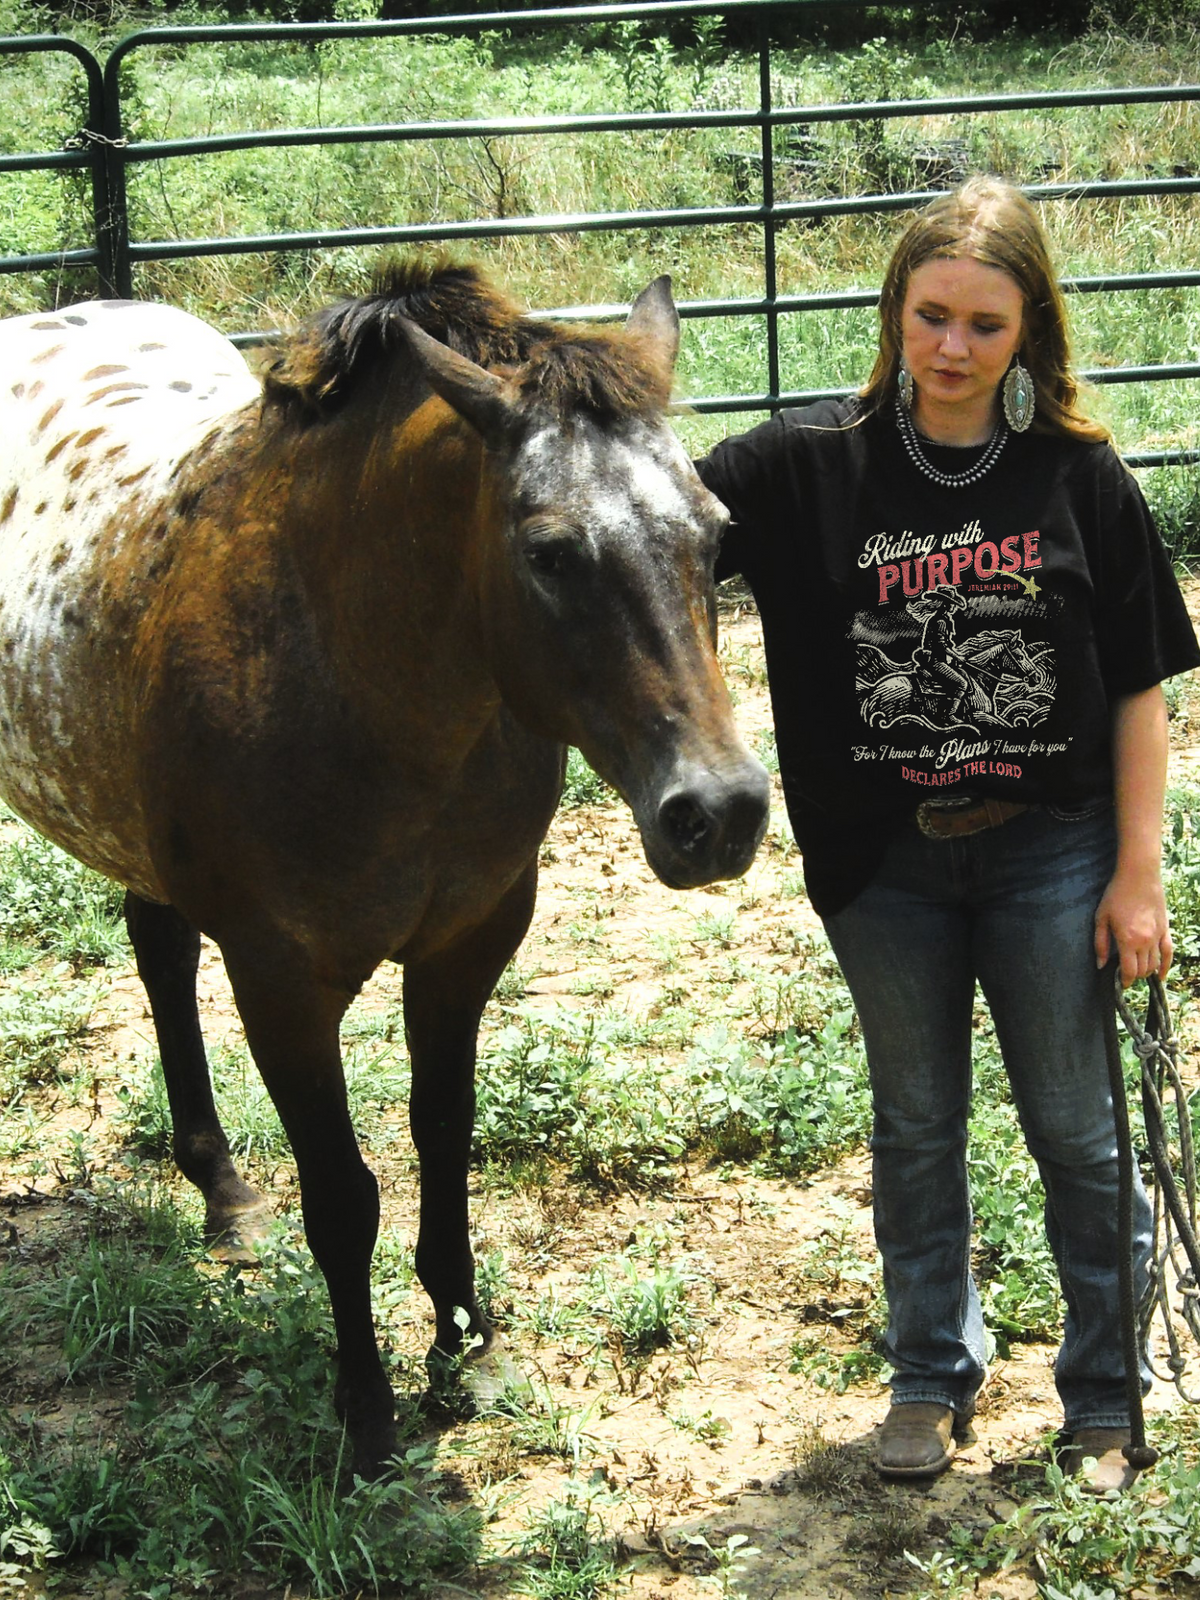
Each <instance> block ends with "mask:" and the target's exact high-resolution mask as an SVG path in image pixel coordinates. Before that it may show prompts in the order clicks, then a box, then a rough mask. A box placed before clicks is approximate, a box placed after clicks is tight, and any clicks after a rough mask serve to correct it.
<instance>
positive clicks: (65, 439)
mask: <svg viewBox="0 0 1200 1600" xmlns="http://www.w3.org/2000/svg"><path fill="white" fill-rule="evenodd" d="M74 437H75V435H74V434H73V433H64V434H63V436H62V438H61V439H60V440H59V441H58V442H57V444H52V445H51V446H50V448H49V450H47V451H46V465H47V466H49V465H50V463H51V462H52V461H53V460H54V458H55V456H57V455H60V454H61V453H62V452H63V451H64V450H65V449H66V448H67V446H68V445H69V444H70V442H71V440H72V439H73V438H74Z"/></svg>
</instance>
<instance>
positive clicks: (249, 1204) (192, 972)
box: [125, 892, 271, 1262]
mask: <svg viewBox="0 0 1200 1600" xmlns="http://www.w3.org/2000/svg"><path fill="white" fill-rule="evenodd" d="M125 926H126V927H127V928H128V929H129V939H130V943H131V944H132V945H133V953H134V956H135V957H136V959H137V969H138V976H139V977H140V978H141V980H142V983H143V984H144V985H145V988H146V995H147V998H148V999H149V1001H150V1014H151V1016H152V1017H153V1018H154V1031H155V1034H156V1035H157V1038H158V1053H159V1057H160V1059H161V1061H162V1069H163V1080H164V1082H165V1083H166V1087H167V1100H168V1102H169V1104H170V1107H171V1128H172V1135H173V1148H174V1153H175V1160H176V1163H177V1164H178V1167H179V1170H180V1171H181V1172H182V1173H183V1175H184V1177H185V1178H187V1179H188V1180H189V1181H190V1182H191V1183H194V1184H195V1186H196V1188H197V1189H199V1191H200V1193H201V1194H202V1195H203V1196H204V1237H205V1241H206V1242H207V1244H208V1245H209V1247H210V1249H211V1251H212V1254H213V1255H214V1256H217V1257H218V1258H219V1259H220V1260H222V1261H233V1262H247V1261H254V1260H257V1257H258V1247H259V1245H260V1244H261V1242H262V1239H263V1236H264V1234H265V1232H266V1229H267V1225H268V1223H269V1222H270V1220H271V1211H270V1208H269V1207H268V1205H267V1203H266V1201H265V1200H264V1199H263V1197H262V1196H261V1195H260V1194H259V1193H258V1192H257V1190H255V1189H252V1188H251V1187H250V1185H249V1184H248V1183H246V1182H244V1181H243V1179H242V1176H241V1174H240V1173H239V1172H238V1171H237V1169H236V1167H235V1166H234V1164H233V1159H232V1157H231V1155H230V1152H229V1141H228V1140H227V1139H226V1137H225V1130H224V1129H223V1128H222V1126H221V1123H220V1121H219V1119H218V1117H217V1108H216V1106H215V1105H214V1103H213V1093H212V1082H211V1079H210V1077H209V1071H208V1059H207V1057H206V1055H205V1052H204V1038H203V1035H202V1034H201V1031H200V1016H199V1012H198V1010H197V1007H196V972H197V968H198V966H199V961H200V935H199V934H198V933H197V932H196V930H195V928H193V927H192V925H191V923H190V922H187V921H185V919H184V918H183V917H182V916H180V914H179V912H178V911H176V910H175V908H174V907H173V906H163V905H154V904H153V903H152V902H150V901H149V900H143V899H141V898H140V897H139V896H138V895H135V894H133V893H132V892H130V893H129V894H127V895H126V896H125Z"/></svg>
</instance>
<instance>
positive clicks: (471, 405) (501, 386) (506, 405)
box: [396, 316, 520, 450]
mask: <svg viewBox="0 0 1200 1600" xmlns="http://www.w3.org/2000/svg"><path fill="white" fill-rule="evenodd" d="M396 321H397V323H398V324H399V326H400V327H401V329H402V330H403V332H404V336H405V338H406V339H407V340H408V347H409V349H410V350H411V351H412V353H413V355H414V356H415V357H416V358H417V360H418V362H419V363H420V365H421V370H422V372H423V373H424V374H425V378H426V381H427V382H428V384H429V387H430V388H431V389H432V390H433V392H434V393H435V394H438V395H441V397H442V399H443V400H444V401H445V402H446V404H447V405H448V406H450V407H451V408H452V409H453V410H455V411H457V412H458V414H459V416H460V417H462V418H463V419H464V421H466V422H469V423H470V424H471V426H472V427H473V428H474V429H475V431H476V432H477V433H478V434H480V436H481V437H482V439H483V442H484V443H485V444H486V445H488V446H490V447H491V448H492V449H494V450H498V449H500V448H501V447H502V446H503V445H505V444H508V443H510V442H511V440H512V438H513V436H514V434H515V433H517V431H518V428H519V422H520V416H519V413H518V410H517V407H516V406H515V405H514V403H513V400H512V396H511V393H510V391H509V388H508V385H507V384H506V383H505V382H504V379H503V378H498V377H496V375H495V373H492V372H488V370H487V369H486V368H485V367H480V366H476V364H475V362H474V361H469V360H468V359H467V357H466V356H461V355H459V353H458V351H457V350H451V349H450V348H449V347H448V346H447V345H444V344H442V343H441V342H440V341H439V340H437V339H435V338H433V337H432V335H430V334H428V333H426V332H425V330H424V328H421V327H418V326H417V324H416V323H415V322H413V321H411V320H410V319H409V318H408V317H400V316H398V317H397V318H396Z"/></svg>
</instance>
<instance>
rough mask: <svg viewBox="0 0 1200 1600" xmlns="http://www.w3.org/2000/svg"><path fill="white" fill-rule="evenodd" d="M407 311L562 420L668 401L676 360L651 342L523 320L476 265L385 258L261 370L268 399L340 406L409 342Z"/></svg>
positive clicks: (306, 407)
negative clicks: (358, 291) (359, 288)
mask: <svg viewBox="0 0 1200 1600" xmlns="http://www.w3.org/2000/svg"><path fill="white" fill-rule="evenodd" d="M400 316H404V317H408V318H410V319H411V320H412V321H413V322H415V323H417V324H418V325H419V326H420V327H422V328H424V329H425V331H426V332H427V333H429V334H432V336H433V337H434V338H435V339H438V340H440V341H441V343H443V344H445V345H448V346H449V347H450V349H452V350H456V351H457V352H458V353H459V354H460V355H464V356H467V357H469V359H470V360H472V361H474V362H476V363H477V364H478V365H479V366H482V367H487V368H489V369H491V370H493V371H495V370H497V369H504V370H507V371H511V372H512V373H513V376H514V378H515V380H516V383H517V388H518V393H519V395H520V398H521V399H522V400H523V401H525V402H526V403H528V404H529V405H530V407H531V408H532V407H537V408H538V409H542V410H549V411H550V412H552V413H553V414H554V415H555V416H557V417H559V418H562V419H565V418H566V417H567V415H568V414H569V413H571V412H573V411H587V412H591V413H592V414H594V415H596V416H599V417H602V418H613V419H615V418H618V417H632V416H646V415H648V414H650V413H652V412H655V411H660V410H662V408H663V407H664V406H665V405H666V404H667V402H668V400H669V399H670V394H671V372H670V368H669V365H668V363H667V362H665V361H664V360H663V359H662V358H661V356H660V355H659V354H658V352H657V351H656V350H655V349H654V348H653V347H652V346H651V344H650V343H649V341H647V340H646V339H645V338H642V337H639V336H638V335H636V334H633V333H629V332H627V331H626V330H625V329H624V328H613V327H596V326H584V325H580V324H563V323H554V322H547V321H541V320H539V319H537V318H533V317H527V316H525V315H524V314H523V313H522V310H521V307H520V306H518V305H517V304H516V303H515V302H514V301H512V300H510V299H509V298H508V297H507V296H506V295H504V294H502V293H501V292H500V291H499V290H498V289H496V288H494V287H493V286H492V285H491V284H490V283H489V282H488V281H487V279H486V277H485V276H484V274H483V273H482V272H481V271H480V269H479V268H478V267H476V266H472V265H455V264H453V263H450V262H447V261H437V262H432V263H431V262H428V261H424V260H420V259H417V260H405V261H393V262H390V263H388V264H387V265H385V266H384V267H383V268H381V269H380V270H379V271H378V272H377V273H376V274H375V278H374V280H373V282H372V287H371V293H370V294H368V295H364V296H363V297H362V298H360V299H357V300H344V301H341V302H339V303H338V304H336V305H332V306H327V307H326V308H325V309H324V310H322V311H319V312H317V313H316V315H315V316H313V317H311V318H309V320H308V321H307V322H305V323H303V324H302V325H301V326H300V328H299V329H298V330H297V331H296V332H295V333H294V334H292V335H291V336H290V337H289V338H287V339H286V340H285V341H284V342H283V344H282V346H281V347H280V349H279V351H278V353H277V355H276V356H275V358H274V360H273V361H272V362H271V364H270V366H269V367H268V368H267V370H266V373H265V375H264V379H263V387H264V396H265V399H266V402H267V404H268V405H269V406H274V407H277V408H280V409H281V410H282V411H284V412H285V413H286V414H288V415H289V416H290V417H292V418H294V419H296V420H302V419H303V420H308V421H313V420H316V419H317V418H319V417H322V416H327V415H329V414H331V413H333V412H335V411H337V410H339V409H340V408H341V407H342V406H343V405H344V404H345V403H346V401H347V400H348V399H349V398H350V397H351V395H353V393H354V392H355V390H356V389H357V388H358V386H359V385H360V384H361V383H362V381H363V380H364V379H365V378H366V377H367V376H368V374H369V373H371V372H373V371H374V370H375V369H376V368H377V367H378V366H379V364H380V363H381V362H383V361H386V360H389V359H391V358H392V357H393V356H394V355H395V353H396V351H397V350H398V349H401V350H402V349H404V348H405V345H404V338H403V334H402V333H401V331H400V328H399V326H398V324H397V318H398V317H400Z"/></svg>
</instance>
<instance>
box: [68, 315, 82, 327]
mask: <svg viewBox="0 0 1200 1600" xmlns="http://www.w3.org/2000/svg"><path fill="white" fill-rule="evenodd" d="M66 320H67V321H68V322H70V323H73V324H74V325H75V327H77V328H86V327H87V318H86V317H77V316H73V315H72V314H71V313H69V312H68V314H67V317H66Z"/></svg>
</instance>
